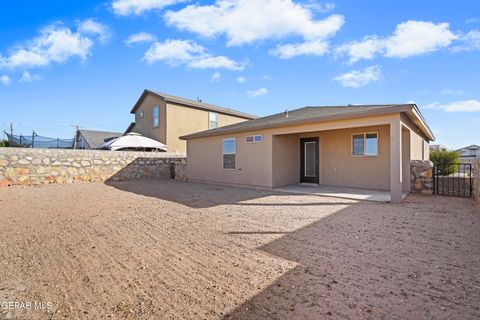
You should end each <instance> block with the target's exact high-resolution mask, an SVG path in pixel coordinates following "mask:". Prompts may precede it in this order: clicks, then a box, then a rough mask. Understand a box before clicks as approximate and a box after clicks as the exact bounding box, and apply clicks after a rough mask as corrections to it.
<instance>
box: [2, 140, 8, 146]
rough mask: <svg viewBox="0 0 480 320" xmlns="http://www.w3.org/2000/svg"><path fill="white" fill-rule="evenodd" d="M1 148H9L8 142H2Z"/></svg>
mask: <svg viewBox="0 0 480 320" xmlns="http://www.w3.org/2000/svg"><path fill="white" fill-rule="evenodd" d="M0 147H8V140H2V141H1V142H0Z"/></svg>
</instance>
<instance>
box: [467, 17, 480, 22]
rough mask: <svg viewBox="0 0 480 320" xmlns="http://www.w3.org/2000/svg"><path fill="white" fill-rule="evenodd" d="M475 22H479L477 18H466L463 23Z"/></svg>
mask: <svg viewBox="0 0 480 320" xmlns="http://www.w3.org/2000/svg"><path fill="white" fill-rule="evenodd" d="M477 22H480V19H479V18H468V19H467V20H465V23H477Z"/></svg>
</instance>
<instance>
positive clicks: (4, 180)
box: [0, 179, 12, 188]
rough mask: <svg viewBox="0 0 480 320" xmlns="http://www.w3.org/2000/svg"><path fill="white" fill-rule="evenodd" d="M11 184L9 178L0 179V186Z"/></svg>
mask: <svg viewBox="0 0 480 320" xmlns="http://www.w3.org/2000/svg"><path fill="white" fill-rule="evenodd" d="M11 185H12V182H11V181H10V180H7V179H2V180H0V188H2V187H9V186H11Z"/></svg>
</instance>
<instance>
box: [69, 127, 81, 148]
mask: <svg viewBox="0 0 480 320" xmlns="http://www.w3.org/2000/svg"><path fill="white" fill-rule="evenodd" d="M70 127H73V128H75V136H74V137H73V149H74V150H75V149H77V136H78V129H80V126H79V125H78V124H72V125H70Z"/></svg>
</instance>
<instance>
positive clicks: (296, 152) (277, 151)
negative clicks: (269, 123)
mask: <svg viewBox="0 0 480 320" xmlns="http://www.w3.org/2000/svg"><path fill="white" fill-rule="evenodd" d="M272 141H273V144H272V145H273V152H272V178H273V186H274V187H278V186H285V185H289V184H295V183H299V182H300V138H299V135H297V134H291V135H281V136H273V139H272Z"/></svg>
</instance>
